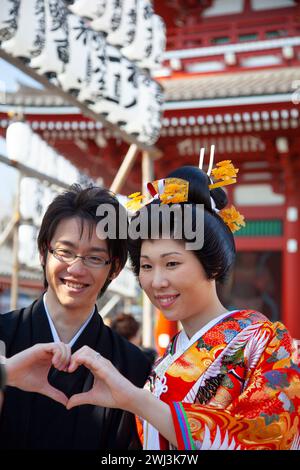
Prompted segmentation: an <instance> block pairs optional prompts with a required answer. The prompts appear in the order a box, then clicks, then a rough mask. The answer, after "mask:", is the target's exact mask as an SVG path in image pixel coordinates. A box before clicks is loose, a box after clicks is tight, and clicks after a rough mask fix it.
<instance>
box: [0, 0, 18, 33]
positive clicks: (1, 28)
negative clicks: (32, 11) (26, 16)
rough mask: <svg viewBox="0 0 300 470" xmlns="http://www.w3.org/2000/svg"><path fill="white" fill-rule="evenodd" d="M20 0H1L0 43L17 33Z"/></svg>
mask: <svg viewBox="0 0 300 470" xmlns="http://www.w3.org/2000/svg"><path fill="white" fill-rule="evenodd" d="M19 6H20V0H1V7H0V42H1V41H7V40H8V39H10V38H12V37H13V36H14V34H15V33H16V31H17V25H18V14H19Z"/></svg>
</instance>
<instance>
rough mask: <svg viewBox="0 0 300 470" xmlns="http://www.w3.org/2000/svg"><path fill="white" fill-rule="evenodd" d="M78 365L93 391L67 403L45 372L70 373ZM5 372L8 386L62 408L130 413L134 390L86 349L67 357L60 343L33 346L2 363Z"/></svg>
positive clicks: (77, 396)
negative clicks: (91, 379) (84, 369)
mask: <svg viewBox="0 0 300 470" xmlns="http://www.w3.org/2000/svg"><path fill="white" fill-rule="evenodd" d="M80 365H84V366H85V367H87V368H88V369H89V370H90V371H91V372H92V373H93V375H94V384H93V387H92V388H91V390H89V391H88V392H84V393H80V394H76V395H73V396H72V397H71V398H70V399H69V400H68V398H67V397H66V395H65V394H64V393H63V392H62V391H60V390H57V389H56V388H55V387H53V386H51V385H50V384H49V382H48V374H49V370H50V368H51V366H54V367H55V368H56V369H58V370H61V371H64V372H69V373H72V372H74V371H75V370H76V369H77V368H78V367H79V366H80ZM6 368H7V383H8V385H10V386H14V387H17V388H20V389H22V390H24V391H27V392H36V393H40V394H42V395H46V396H48V397H50V398H52V399H53V400H56V401H58V402H59V403H61V404H63V405H65V406H66V407H67V409H71V408H73V407H74V406H78V405H82V404H91V405H98V406H103V407H109V408H121V409H125V410H128V411H130V405H131V404H132V394H133V392H134V389H136V387H135V386H134V385H133V384H132V383H131V382H130V381H129V380H127V379H126V378H125V377H124V376H123V375H122V374H120V373H119V372H118V370H117V369H116V368H115V367H114V366H113V365H112V363H111V362H110V361H108V360H107V359H105V358H104V357H102V356H101V355H100V354H99V353H97V352H95V351H94V350H93V349H91V348H89V347H88V346H84V347H83V348H81V349H79V350H78V351H76V352H75V353H74V354H73V355H72V356H71V348H70V346H69V345H66V344H64V343H48V344H36V345H35V346H32V347H31V348H29V349H26V350H24V351H22V352H20V353H18V354H16V355H14V356H12V357H11V358H9V359H6Z"/></svg>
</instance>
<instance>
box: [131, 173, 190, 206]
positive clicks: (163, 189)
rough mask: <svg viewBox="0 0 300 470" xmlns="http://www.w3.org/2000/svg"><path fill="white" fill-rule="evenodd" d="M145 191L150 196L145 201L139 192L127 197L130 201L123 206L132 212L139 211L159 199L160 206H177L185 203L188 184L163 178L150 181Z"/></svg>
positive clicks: (179, 180) (183, 181) (177, 179)
mask: <svg viewBox="0 0 300 470" xmlns="http://www.w3.org/2000/svg"><path fill="white" fill-rule="evenodd" d="M147 189H148V191H149V193H150V195H151V196H152V198H151V199H150V200H147V201H145V202H144V200H145V199H146V197H145V196H143V195H142V194H141V193H140V192H138V193H133V194H130V195H129V196H128V198H129V199H130V200H129V201H128V202H126V204H125V206H126V207H127V209H128V210H131V211H133V212H135V211H138V210H140V209H141V208H142V207H144V206H145V205H146V204H149V203H150V202H152V201H153V199H160V202H161V204H178V203H179V202H186V201H187V200H188V194H189V182H188V181H186V180H183V179H181V178H165V179H160V180H155V181H152V182H151V183H148V184H147Z"/></svg>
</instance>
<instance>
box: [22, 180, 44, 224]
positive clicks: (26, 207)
mask: <svg viewBox="0 0 300 470" xmlns="http://www.w3.org/2000/svg"><path fill="white" fill-rule="evenodd" d="M38 185H40V183H39V182H38V180H36V179H35V178H27V177H23V178H22V179H21V184H20V213H21V217H22V219H26V220H32V221H33V219H34V217H35V216H36V190H37V186H38Z"/></svg>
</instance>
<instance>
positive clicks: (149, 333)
mask: <svg viewBox="0 0 300 470" xmlns="http://www.w3.org/2000/svg"><path fill="white" fill-rule="evenodd" d="M153 167H154V165H153V158H152V157H151V155H150V154H149V152H143V156H142V179H143V182H142V192H143V194H146V184H147V183H148V182H149V181H153V179H154V168H153ZM153 320H154V307H153V305H152V303H151V302H150V300H149V298H148V297H147V296H146V294H145V292H143V345H144V346H146V347H149V346H153V343H154V334H153V330H154V325H153V323H154V322H153Z"/></svg>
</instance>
